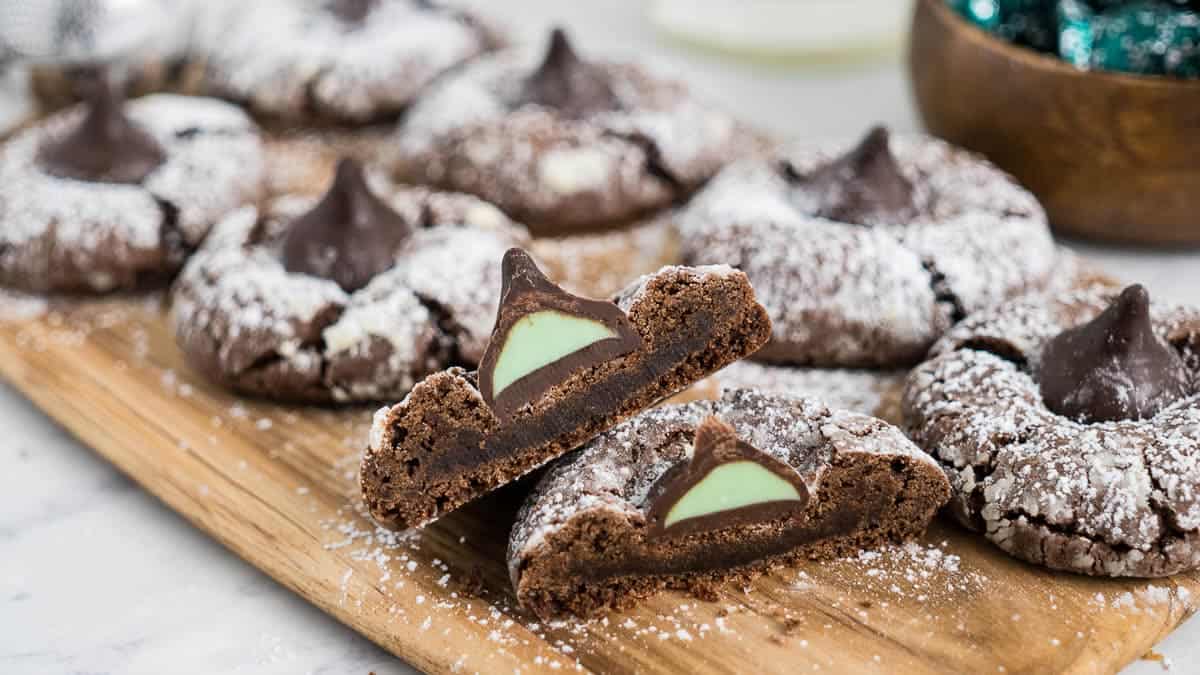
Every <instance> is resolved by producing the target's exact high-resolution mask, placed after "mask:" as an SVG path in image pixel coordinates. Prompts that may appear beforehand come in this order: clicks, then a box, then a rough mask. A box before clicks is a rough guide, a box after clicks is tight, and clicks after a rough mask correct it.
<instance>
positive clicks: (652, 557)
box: [508, 390, 950, 618]
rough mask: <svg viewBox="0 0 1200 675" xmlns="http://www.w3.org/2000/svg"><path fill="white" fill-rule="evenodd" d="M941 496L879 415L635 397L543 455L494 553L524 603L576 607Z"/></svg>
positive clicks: (757, 558)
mask: <svg viewBox="0 0 1200 675" xmlns="http://www.w3.org/2000/svg"><path fill="white" fill-rule="evenodd" d="M949 497H950V486H949V484H947V482H946V478H945V476H944V475H943V474H942V472H941V470H940V469H939V468H938V466H937V464H936V463H934V462H933V461H931V460H930V459H929V457H928V456H926V455H925V454H924V453H922V452H921V451H920V450H919V449H918V448H917V447H916V446H914V445H913V444H912V443H911V442H909V440H908V439H906V438H905V437H904V435H903V434H902V433H900V430H899V429H896V428H895V427H893V426H891V425H889V424H887V423H885V422H882V421H880V420H877V419H873V418H870V417H867V416H865V415H859V414H855V413H849V412H843V411H837V410H830V409H829V408H827V407H826V406H825V405H824V404H822V403H818V402H817V401H815V400H813V399H805V398H791V397H777V396H771V395H767V394H762V393H759V392H755V391H751V390H731V391H727V392H726V393H725V394H724V395H723V396H722V397H721V399H720V400H719V401H697V402H694V403H688V404H684V405H674V406H663V407H659V408H655V409H653V410H650V411H647V412H645V413H642V414H641V415H639V416H637V417H634V418H633V419H630V420H629V421H627V422H625V423H623V424H621V425H620V426H618V427H616V428H614V429H612V430H611V431H608V432H606V433H604V434H602V435H600V436H598V437H597V438H595V439H594V440H592V442H590V443H589V444H588V445H586V446H584V447H583V448H581V449H579V450H578V451H576V452H575V453H572V454H571V455H568V456H567V457H565V458H564V459H563V460H562V461H560V462H558V463H557V464H555V465H554V466H553V467H552V468H551V469H550V471H549V472H548V473H547V474H546V475H545V476H544V477H543V478H542V480H541V482H540V483H539V484H538V486H537V488H536V489H535V490H534V492H533V495H532V496H530V498H529V499H528V500H527V501H526V503H525V505H524V507H523V508H522V509H521V512H520V513H519V514H518V516H517V523H516V526H515V527H514V528H513V532H512V536H511V539H510V541H509V547H508V569H509V574H510V575H511V577H512V582H513V588H514V589H515V590H516V594H517V598H518V600H520V602H521V604H522V605H524V606H526V607H528V608H530V609H532V610H533V611H534V612H535V613H537V614H538V615H539V616H541V617H547V618H548V617H551V616H556V615H559V614H563V613H573V614H579V615H583V616H588V615H594V614H597V613H599V612H601V611H603V610H605V609H609V608H612V609H620V608H624V607H628V606H630V605H632V604H633V603H634V602H635V601H636V600H637V599H639V598H644V597H646V596H648V595H650V594H652V593H654V592H656V591H658V590H661V589H664V588H685V589H691V590H693V591H695V592H700V593H704V594H708V595H711V594H712V587H713V586H714V585H715V584H717V583H719V582H722V581H725V580H728V579H743V580H744V579H747V578H750V577H753V576H755V575H757V574H761V573H762V572H764V571H766V570H768V569H770V568H771V567H773V566H776V565H780V564H786V563H794V562H797V561H799V560H803V559H806V558H831V557H835V556H839V555H846V554H849V553H854V552H857V551H859V550H861V549H862V548H869V547H872V546H877V545H879V544H881V543H884V542H889V541H902V540H904V539H908V538H911V537H915V536H918V535H920V534H921V533H922V532H924V531H925V528H926V526H927V525H928V524H929V521H930V520H931V519H932V518H933V515H934V513H936V512H937V510H938V508H939V507H940V506H941V505H942V504H944V503H945V502H946V500H947V499H949Z"/></svg>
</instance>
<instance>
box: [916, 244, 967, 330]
mask: <svg viewBox="0 0 1200 675" xmlns="http://www.w3.org/2000/svg"><path fill="white" fill-rule="evenodd" d="M921 267H923V268H925V272H926V273H927V274H928V275H929V287H930V288H931V289H932V290H933V297H934V300H935V301H937V302H938V303H939V304H943V305H946V306H948V307H949V308H950V322H951V323H958V322H959V321H962V320H963V319H965V318H967V310H966V308H965V307H963V303H962V300H961V299H960V298H959V297H958V295H957V294H956V293H955V292H954V290H953V289H952V288H950V282H949V281H948V280H947V279H946V275H945V274H943V273H942V272H941V270H939V269H938V267H937V263H936V262H934V260H933V259H932V258H923V259H922V260H921Z"/></svg>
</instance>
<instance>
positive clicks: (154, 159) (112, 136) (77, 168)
mask: <svg viewBox="0 0 1200 675" xmlns="http://www.w3.org/2000/svg"><path fill="white" fill-rule="evenodd" d="M124 103H125V101H124V99H123V97H122V95H121V93H120V92H119V91H118V89H117V88H116V87H115V86H113V85H110V84H108V83H106V82H98V83H96V86H95V87H94V88H93V89H92V92H91V97H90V99H89V101H88V104H87V105H88V110H87V113H85V114H84V116H83V119H82V120H81V121H80V122H79V124H78V126H76V127H75V128H74V129H72V130H71V131H70V132H69V133H67V134H66V135H64V136H61V137H59V138H55V139H50V140H48V141H46V142H45V143H43V144H42V147H41V148H39V149H38V156H37V161H38V164H39V165H40V166H41V167H42V170H44V171H45V172H46V173H49V174H51V175H53V176H58V177H60V178H74V179H76V180H86V181H92V182H96V183H140V182H141V181H142V179H144V178H145V177H146V176H148V175H150V173H151V172H152V171H154V170H155V169H157V168H158V167H159V165H161V164H162V163H163V162H164V161H165V160H166V153H165V152H164V151H163V149H162V146H161V145H159V144H158V141H156V140H154V137H152V136H151V135H150V134H148V133H146V132H145V131H144V130H142V129H141V128H140V127H138V126H137V125H135V124H134V123H133V122H131V121H130V120H129V118H127V117H125V113H124V112H122V107H123V106H124Z"/></svg>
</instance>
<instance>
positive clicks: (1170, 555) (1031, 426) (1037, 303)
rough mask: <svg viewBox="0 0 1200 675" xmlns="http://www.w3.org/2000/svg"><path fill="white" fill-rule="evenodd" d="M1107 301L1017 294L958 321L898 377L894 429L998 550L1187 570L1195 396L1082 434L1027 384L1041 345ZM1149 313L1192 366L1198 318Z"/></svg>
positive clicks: (1194, 520)
mask: <svg viewBox="0 0 1200 675" xmlns="http://www.w3.org/2000/svg"><path fill="white" fill-rule="evenodd" d="M1111 293H1112V291H1111V290H1106V289H1103V288H1095V289H1086V290H1082V291H1077V292H1074V293H1070V294H1066V295H1063V296H1059V297H1058V298H1056V299H1051V298H1046V297H1029V298H1024V299H1020V300H1017V301H1013V302H1010V303H1008V304H1006V305H1002V306H1000V307H998V308H996V309H994V310H990V311H987V312H983V313H980V314H978V315H976V316H974V317H971V318H969V319H968V320H967V321H965V322H963V324H962V325H961V326H958V327H956V328H955V329H954V330H953V331H951V332H950V333H949V334H948V335H947V336H946V337H945V338H944V339H943V340H942V342H940V343H939V344H938V346H937V347H936V348H935V350H934V353H935V354H939V356H937V358H935V359H933V360H932V361H930V362H928V363H926V364H923V365H922V366H920V367H919V368H918V369H917V370H915V371H914V372H913V374H912V375H911V376H910V378H909V381H908V385H907V389H906V392H905V397H904V412H905V419H906V422H907V423H908V425H909V429H910V432H911V433H912V435H913V437H914V439H916V440H917V442H918V443H920V444H921V445H922V446H923V447H926V448H928V449H929V450H930V452H932V453H934V454H935V455H936V457H937V458H938V460H939V461H940V462H941V463H942V465H943V467H944V468H945V470H946V472H947V475H948V476H949V477H950V479H951V483H952V484H953V486H954V488H955V491H956V497H955V500H956V502H957V503H958V504H959V508H958V513H959V514H960V517H961V518H962V519H964V520H965V521H966V522H968V523H970V524H972V525H973V526H974V527H977V528H979V529H982V530H984V532H985V534H986V535H987V537H988V538H989V539H991V540H992V541H993V542H994V543H996V544H997V545H998V546H1000V547H1001V548H1002V549H1004V550H1006V551H1008V552H1009V553H1012V554H1013V555H1016V556H1018V557H1022V558H1025V559H1027V560H1032V561H1033V562H1038V563H1041V564H1045V565H1048V566H1051V567H1056V568H1063V569H1071V570H1074V571H1079V572H1084V573H1089V574H1102V575H1109V576H1126V575H1129V576H1161V575H1165V574H1172V573H1175V572H1178V571H1182V570H1187V569H1191V568H1193V567H1195V566H1196V565H1200V532H1198V530H1197V528H1198V527H1200V507H1198V505H1197V495H1198V490H1200V486H1198V485H1197V482H1196V481H1197V476H1200V473H1198V470H1200V407H1198V402H1200V396H1198V395H1197V394H1196V393H1193V395H1191V396H1190V397H1188V398H1186V399H1183V400H1181V401H1178V402H1176V403H1175V404H1174V405H1172V406H1170V407H1169V408H1167V409H1165V410H1163V411H1162V412H1160V413H1158V414H1157V415H1156V416H1154V417H1153V418H1151V419H1149V420H1125V421H1115V422H1103V423H1094V424H1082V423H1079V422H1076V421H1074V420H1072V419H1069V418H1066V417H1063V416H1059V415H1056V414H1054V413H1053V412H1051V411H1050V410H1049V409H1048V408H1047V407H1046V405H1045V404H1044V403H1043V402H1042V398H1041V394H1040V391H1039V388H1038V384H1037V382H1036V381H1035V379H1034V377H1033V375H1032V374H1031V373H1034V372H1036V364H1037V362H1038V360H1039V359H1040V356H1041V349H1042V346H1043V345H1044V344H1045V342H1046V341H1047V340H1048V339H1049V338H1050V337H1052V336H1053V335H1056V334H1057V333H1058V332H1060V331H1061V330H1062V329H1064V328H1066V327H1069V326H1073V325H1077V324H1078V323H1082V322H1084V321H1087V320H1089V319H1090V318H1092V317H1093V316H1095V315H1096V314H1098V313H1099V312H1100V311H1101V310H1102V309H1103V308H1104V307H1105V306H1106V305H1107V304H1108V299H1109V297H1110V296H1111ZM1152 315H1153V317H1154V322H1155V325H1156V328H1157V330H1158V331H1159V333H1160V335H1164V336H1171V338H1172V342H1174V343H1175V344H1176V345H1177V346H1178V347H1179V348H1180V349H1181V350H1182V353H1183V354H1184V356H1185V361H1187V362H1188V363H1191V364H1193V368H1194V364H1195V363H1196V361H1195V356H1194V351H1193V350H1194V346H1195V344H1196V342H1197V339H1198V338H1197V336H1198V332H1197V327H1200V314H1198V313H1196V312H1195V311H1184V310H1181V309H1179V308H1173V307H1154V308H1152ZM984 349H986V350H988V351H982V350H984ZM977 504H982V507H979V506H977ZM1029 542H1040V545H1031V544H1030V543H1029Z"/></svg>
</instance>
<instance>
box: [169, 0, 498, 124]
mask: <svg viewBox="0 0 1200 675" xmlns="http://www.w3.org/2000/svg"><path fill="white" fill-rule="evenodd" d="M464 17H465V15H464V14H462V13H461V12H458V11H452V10H449V9H444V8H436V9H435V8H430V7H428V6H426V5H425V3H421V2H417V1H415V0H381V1H380V2H377V3H374V7H373V8H372V10H371V11H370V13H369V14H368V16H367V19H366V21H364V22H363V23H362V24H361V25H355V26H351V25H347V24H346V23H345V22H343V21H342V20H340V19H339V18H337V17H336V16H335V15H334V14H333V13H332V12H330V11H327V10H326V9H325V8H324V7H322V6H321V5H320V3H307V2H293V1H291V0H257V1H256V2H253V3H242V4H236V5H230V4H229V3H210V6H209V7H208V8H207V9H206V10H205V11H204V12H202V13H201V17H200V20H199V25H198V29H197V30H196V35H195V37H194V39H193V43H194V44H193V51H194V53H195V55H196V58H198V59H202V60H203V61H204V62H205V69H204V72H205V78H206V79H205V82H204V83H203V87H204V88H206V89H208V90H211V91H212V92H214V93H217V94H220V95H223V96H229V97H231V98H234V99H236V100H239V101H245V102H246V103H247V104H248V105H249V106H250V107H251V108H253V109H254V110H257V111H260V112H264V113H268V114H272V115H277V116H281V117H297V116H302V115H304V114H306V113H308V112H314V111H315V113H316V114H318V115H324V116H328V117H331V118H334V119H338V120H342V121H347V122H364V121H368V120H371V119H373V118H377V117H379V116H380V115H385V114H394V113H397V112H399V111H400V110H401V109H402V108H403V107H404V106H405V105H407V104H408V103H409V102H411V101H412V100H413V98H415V97H416V96H417V94H418V93H420V92H421V91H422V90H423V89H424V88H425V87H426V86H428V84H429V83H430V82H431V81H433V79H434V78H436V77H437V76H438V75H440V74H441V73H443V72H445V71H446V70H449V69H450V68H452V67H454V66H456V65H458V64H460V63H463V62H464V61H467V60H469V59H471V58H473V57H475V56H477V55H479V54H480V53H482V52H483V51H484V50H485V49H487V48H489V46H490V39H491V38H490V37H489V36H487V35H486V34H485V31H484V30H482V29H481V28H478V27H477V26H476V25H475V24H474V23H473V22H474V21H475V20H474V19H473V18H472V19H469V20H468V19H465V18H464Z"/></svg>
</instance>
